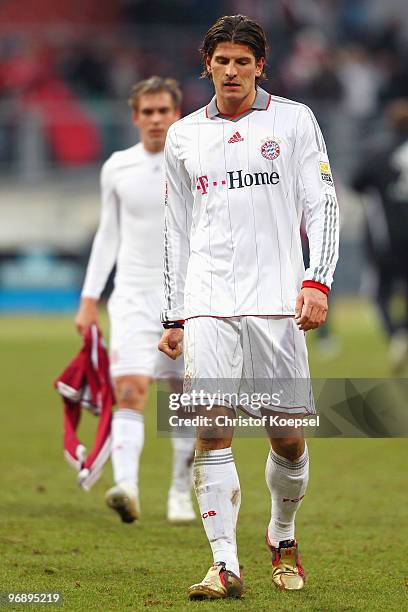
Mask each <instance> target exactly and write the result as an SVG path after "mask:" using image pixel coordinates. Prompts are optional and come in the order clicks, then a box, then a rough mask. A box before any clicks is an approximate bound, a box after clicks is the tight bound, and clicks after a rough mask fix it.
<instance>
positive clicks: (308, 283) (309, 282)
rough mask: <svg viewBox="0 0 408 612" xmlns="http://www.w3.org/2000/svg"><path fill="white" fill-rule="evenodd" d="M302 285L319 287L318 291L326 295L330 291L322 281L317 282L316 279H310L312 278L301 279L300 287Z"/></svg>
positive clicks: (313, 287)
mask: <svg viewBox="0 0 408 612" xmlns="http://www.w3.org/2000/svg"><path fill="white" fill-rule="evenodd" d="M304 287H310V288H311V289H319V291H322V292H323V293H325V294H326V295H328V293H329V291H330V289H329V288H328V287H327V286H326V285H323V284H322V283H317V282H316V281H312V280H305V281H303V283H302V289H303V288H304Z"/></svg>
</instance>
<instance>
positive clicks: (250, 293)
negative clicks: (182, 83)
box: [162, 88, 339, 322]
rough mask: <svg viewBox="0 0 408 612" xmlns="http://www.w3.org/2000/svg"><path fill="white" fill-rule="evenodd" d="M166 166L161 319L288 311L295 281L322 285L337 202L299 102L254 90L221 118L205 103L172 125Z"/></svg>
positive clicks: (332, 249)
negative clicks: (236, 110)
mask: <svg viewBox="0 0 408 612" xmlns="http://www.w3.org/2000/svg"><path fill="white" fill-rule="evenodd" d="M165 166H166V181H167V194H166V206H165V255H164V267H165V270H164V281H165V308H164V310H163V312H162V321H164V322H165V321H174V320H180V319H188V318H190V317H194V316H218V317H233V316H243V315H271V316H272V315H294V312H295V302H296V297H297V295H298V293H299V291H300V288H301V285H302V281H304V280H308V281H314V282H316V283H320V284H323V285H326V287H329V288H330V286H331V283H332V278H333V272H334V268H335V265H336V261H337V257H338V234H339V217H338V205H337V200H336V193H335V189H334V184H333V179H332V175H331V171H330V165H329V160H328V157H327V151H326V146H325V143H324V139H323V136H322V134H321V131H320V129H319V126H318V124H317V122H316V119H315V117H314V115H313V113H312V111H311V110H310V109H309V108H308V107H307V106H305V105H303V104H300V103H297V102H293V101H291V100H287V99H285V98H279V97H277V96H271V95H269V94H268V93H267V92H265V91H264V90H262V89H259V88H258V90H257V95H256V98H255V101H254V104H253V105H252V108H251V109H248V111H246V112H244V113H243V114H241V115H239V116H237V117H227V116H225V115H221V114H220V113H219V111H218V109H217V106H216V101H215V98H213V100H212V101H211V102H210V104H209V105H208V106H207V107H204V108H201V109H199V110H198V111H196V112H194V113H192V114H190V115H188V116H186V117H184V118H183V119H181V120H179V121H177V122H176V123H174V124H173V125H172V126H171V127H170V130H169V132H168V135H167V140H166V147H165ZM302 215H304V218H305V225H306V231H307V234H308V238H309V243H310V267H309V268H308V269H307V270H306V272H305V269H304V265H303V257H302V248H301V240H300V223H301V218H302Z"/></svg>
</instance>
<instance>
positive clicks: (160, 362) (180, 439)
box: [155, 352, 196, 523]
mask: <svg viewBox="0 0 408 612" xmlns="http://www.w3.org/2000/svg"><path fill="white" fill-rule="evenodd" d="M155 372H156V378H157V379H158V383H157V384H158V385H160V387H161V386H163V385H165V386H166V388H167V389H168V390H169V391H170V392H171V393H177V394H178V395H181V394H182V393H183V376H184V360H183V359H182V358H181V357H179V358H178V359H176V360H175V361H173V360H171V359H169V358H168V357H167V356H166V355H163V353H159V352H158V355H157V361H156V369H155ZM183 416H185V415H184V414H183V413H181V414H180V417H183ZM171 444H172V449H173V465H172V479H171V485H170V489H169V493H168V498H167V519H168V521H169V522H171V523H185V522H191V521H194V520H195V519H196V515H195V512H194V507H193V502H192V496H191V494H192V487H193V461H194V449H195V428H194V427H191V426H190V427H188V426H184V425H183V426H182V425H179V426H178V427H177V428H174V429H173V430H172V438H171Z"/></svg>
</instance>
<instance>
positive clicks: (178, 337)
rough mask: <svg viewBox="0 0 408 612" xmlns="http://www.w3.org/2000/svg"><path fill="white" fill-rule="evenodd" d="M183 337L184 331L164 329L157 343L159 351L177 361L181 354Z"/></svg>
mask: <svg viewBox="0 0 408 612" xmlns="http://www.w3.org/2000/svg"><path fill="white" fill-rule="evenodd" d="M183 336H184V330H183V329H180V328H178V327H177V328H176V329H165V330H164V332H163V335H162V337H161V340H160V342H159V351H161V352H162V353H164V354H165V355H167V356H168V357H171V358H172V359H177V357H179V356H180V355H181V354H182V352H183Z"/></svg>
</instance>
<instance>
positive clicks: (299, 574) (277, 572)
mask: <svg viewBox="0 0 408 612" xmlns="http://www.w3.org/2000/svg"><path fill="white" fill-rule="evenodd" d="M266 544H267V546H268V548H269V550H270V551H271V555H272V582H273V584H274V585H275V586H276V587H277V588H278V589H281V590H282V591H299V590H300V589H303V587H304V585H305V582H306V576H305V571H304V569H303V567H302V564H301V562H300V556H299V551H298V544H297V542H296V540H283V541H282V542H279V547H278V548H276V547H275V546H273V545H272V544H271V543H270V541H269V537H268V534H266Z"/></svg>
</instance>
